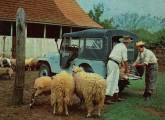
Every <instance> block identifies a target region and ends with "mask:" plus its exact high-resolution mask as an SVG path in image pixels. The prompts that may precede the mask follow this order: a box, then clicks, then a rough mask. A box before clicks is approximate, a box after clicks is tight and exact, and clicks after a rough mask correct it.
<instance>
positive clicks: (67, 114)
mask: <svg viewBox="0 0 165 120" xmlns="http://www.w3.org/2000/svg"><path fill="white" fill-rule="evenodd" d="M65 115H66V116H69V113H68V106H67V104H66V103H65Z"/></svg>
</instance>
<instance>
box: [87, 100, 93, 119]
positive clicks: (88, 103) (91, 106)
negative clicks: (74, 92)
mask: <svg viewBox="0 0 165 120" xmlns="http://www.w3.org/2000/svg"><path fill="white" fill-rule="evenodd" d="M86 108H87V111H88V114H87V117H91V113H92V110H93V102H92V101H89V102H86Z"/></svg>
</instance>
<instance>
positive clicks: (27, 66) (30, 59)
mask: <svg viewBox="0 0 165 120" xmlns="http://www.w3.org/2000/svg"><path fill="white" fill-rule="evenodd" d="M32 59H33V58H29V59H25V68H27V70H28V71H31V61H32Z"/></svg>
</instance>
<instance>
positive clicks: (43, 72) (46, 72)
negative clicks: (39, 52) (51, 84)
mask: <svg viewBox="0 0 165 120" xmlns="http://www.w3.org/2000/svg"><path fill="white" fill-rule="evenodd" d="M42 76H51V71H50V67H49V66H48V65H47V64H42V65H41V67H40V69H39V77H42Z"/></svg>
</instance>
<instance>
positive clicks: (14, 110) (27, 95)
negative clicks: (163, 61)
mask: <svg viewBox="0 0 165 120" xmlns="http://www.w3.org/2000/svg"><path fill="white" fill-rule="evenodd" d="M161 70H162V71H161V72H165V71H164V70H163V69H161ZM14 76H15V75H14ZM37 77H38V71H30V72H29V71H26V72H25V87H24V97H23V102H24V104H23V105H21V106H12V105H11V102H12V95H13V89H14V88H13V86H14V81H15V77H13V79H12V80H8V78H7V77H3V78H0V120H101V118H100V117H97V112H96V108H95V110H94V111H93V114H92V117H91V118H86V114H87V112H86V110H85V109H78V107H77V106H72V107H69V115H70V116H69V117H67V116H65V115H62V116H54V115H53V107H51V106H50V96H44V95H43V96H39V97H38V99H37V105H36V106H34V108H33V109H30V107H29V104H30V99H31V93H32V90H33V89H32V88H33V84H34V80H35V79H36V78H37ZM139 92H140V91H139ZM139 94H142V93H141V92H140V93H139ZM106 107H107V105H105V106H104V108H106ZM143 109H145V110H146V111H148V109H146V108H143ZM103 112H104V110H103V111H102V113H103ZM148 112H150V111H148ZM151 113H152V112H151ZM161 115H162V114H161Z"/></svg>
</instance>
